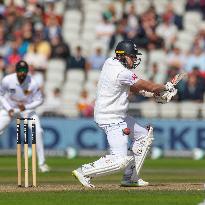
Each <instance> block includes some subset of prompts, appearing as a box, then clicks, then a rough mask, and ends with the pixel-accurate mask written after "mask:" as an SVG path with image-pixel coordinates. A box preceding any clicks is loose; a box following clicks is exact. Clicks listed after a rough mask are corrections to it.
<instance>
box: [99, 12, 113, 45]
mask: <svg viewBox="0 0 205 205" xmlns="http://www.w3.org/2000/svg"><path fill="white" fill-rule="evenodd" d="M114 32H115V26H114V25H113V23H111V22H110V21H109V20H108V18H107V17H106V16H104V15H103V16H102V22H101V23H99V24H98V25H97V26H96V36H97V39H98V40H100V41H101V42H102V44H105V45H108V44H109V42H110V39H111V37H112V35H113V34H114Z"/></svg>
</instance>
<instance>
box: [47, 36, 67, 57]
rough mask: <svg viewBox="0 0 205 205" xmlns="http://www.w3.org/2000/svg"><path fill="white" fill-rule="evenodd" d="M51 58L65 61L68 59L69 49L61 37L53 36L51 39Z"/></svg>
mask: <svg viewBox="0 0 205 205" xmlns="http://www.w3.org/2000/svg"><path fill="white" fill-rule="evenodd" d="M50 43H51V58H61V59H64V60H66V59H67V58H70V48H69V46H68V45H67V44H66V43H65V42H64V41H63V39H62V37H61V36H58V35H56V36H53V37H52V38H51V41H50Z"/></svg>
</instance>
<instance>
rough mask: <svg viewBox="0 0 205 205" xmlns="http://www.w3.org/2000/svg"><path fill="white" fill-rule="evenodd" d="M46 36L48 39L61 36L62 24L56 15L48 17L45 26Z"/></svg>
mask: <svg viewBox="0 0 205 205" xmlns="http://www.w3.org/2000/svg"><path fill="white" fill-rule="evenodd" d="M45 36H46V39H47V40H48V41H50V40H51V39H52V38H53V37H55V36H61V26H60V24H59V22H58V20H57V18H56V17H55V16H51V17H50V18H48V20H47V24H46V27H45Z"/></svg>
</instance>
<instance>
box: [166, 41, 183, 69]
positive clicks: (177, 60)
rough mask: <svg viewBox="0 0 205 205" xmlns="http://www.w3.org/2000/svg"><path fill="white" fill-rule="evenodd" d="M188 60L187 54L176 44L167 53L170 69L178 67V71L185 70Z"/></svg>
mask: <svg viewBox="0 0 205 205" xmlns="http://www.w3.org/2000/svg"><path fill="white" fill-rule="evenodd" d="M186 61H187V57H186V55H185V54H184V53H183V52H182V51H181V49H180V48H179V47H178V46H177V45H175V46H174V47H173V49H172V50H170V51H169V52H168V54H167V65H168V68H169V69H171V68H176V69H177V70H178V72H181V71H183V70H184V66H185V63H186Z"/></svg>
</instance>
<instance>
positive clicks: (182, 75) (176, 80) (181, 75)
mask: <svg viewBox="0 0 205 205" xmlns="http://www.w3.org/2000/svg"><path fill="white" fill-rule="evenodd" d="M186 76H187V73H179V74H177V75H175V76H174V78H173V79H172V80H171V82H172V84H173V85H177V84H178V83H179V82H180V81H181V80H182V79H183V78H185V77H186Z"/></svg>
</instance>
